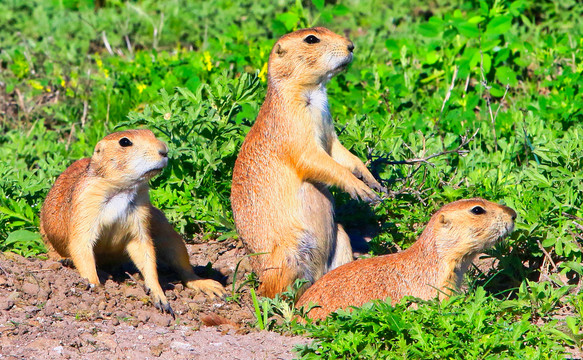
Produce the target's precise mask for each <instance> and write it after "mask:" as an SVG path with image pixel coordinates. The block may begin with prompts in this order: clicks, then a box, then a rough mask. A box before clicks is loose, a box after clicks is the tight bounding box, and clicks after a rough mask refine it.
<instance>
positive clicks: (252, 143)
mask: <svg viewBox="0 0 583 360" xmlns="http://www.w3.org/2000/svg"><path fill="white" fill-rule="evenodd" d="M309 35H313V36H316V37H317V38H319V39H320V42H319V43H315V44H308V43H306V42H305V41H304V39H306V38H307V37H308V36H309ZM352 49H353V45H352V42H351V41H350V40H348V39H346V38H344V37H342V36H339V35H337V34H335V33H333V32H331V31H330V30H328V29H325V28H313V29H303V30H298V31H296V32H293V33H291V34H288V35H285V36H283V37H282V38H281V39H279V40H278V41H277V43H276V44H275V46H274V47H273V50H272V52H271V55H270V57H269V72H268V85H267V96H266V98H265V101H264V103H263V106H262V107H261V110H260V112H259V115H258V117H257V120H256V122H255V124H254V125H253V127H252V128H251V130H250V131H249V134H248V135H247V137H246V139H245V142H244V143H243V146H242V148H241V151H240V153H239V157H238V158H237V162H236V163H235V168H234V172H233V185H232V193H231V202H232V207H233V213H234V218H235V224H236V227H237V231H238V233H239V235H240V236H241V238H242V240H243V242H244V243H245V245H246V247H247V249H248V250H249V251H250V252H252V253H264V252H265V253H268V254H266V255H260V256H255V257H252V260H251V262H252V266H253V270H254V271H255V272H257V273H258V274H260V280H261V286H260V289H259V290H260V292H261V294H263V295H264V296H269V297H273V296H275V294H277V293H279V292H281V291H283V290H285V289H286V287H287V286H288V285H290V284H291V283H293V281H294V280H295V279H298V278H306V279H308V280H310V281H312V282H313V281H316V280H317V279H318V278H320V277H321V276H322V275H323V274H324V273H326V272H327V271H328V270H329V269H331V268H333V267H334V266H339V265H342V264H344V263H346V262H348V261H351V260H352V249H351V247H350V242H349V241H348V236H346V233H345V232H344V230H343V229H342V228H339V227H338V226H337V224H336V223H335V222H334V210H333V199H332V196H331V194H330V192H329V191H328V189H327V187H328V186H336V187H338V188H340V189H342V190H344V191H346V192H348V193H349V194H350V195H351V196H352V197H353V198H357V197H358V198H361V199H363V200H367V201H373V200H377V199H378V196H377V195H376V194H375V193H374V192H373V191H372V190H371V189H370V188H369V186H371V187H372V188H374V189H377V190H381V189H382V188H381V186H380V185H379V183H378V182H377V181H376V180H375V179H374V177H373V176H372V174H371V173H370V172H369V171H368V169H367V168H366V167H365V165H364V164H363V163H362V161H361V160H360V159H358V158H357V157H356V156H354V155H352V154H351V153H350V152H349V151H348V150H347V149H346V148H344V146H342V144H340V142H339V141H338V138H337V136H336V133H335V130H334V124H333V122H332V118H331V116H330V112H329V108H328V100H327V95H326V83H327V82H328V80H329V79H330V78H331V77H332V76H333V75H335V74H336V73H338V72H340V71H341V70H343V69H344V67H346V65H347V64H348V63H350V61H351V60H352ZM357 177H361V178H362V179H363V180H364V182H363V181H361V180H359V179H358V178H357ZM365 183H366V184H368V185H369V186H367V185H366V184H365Z"/></svg>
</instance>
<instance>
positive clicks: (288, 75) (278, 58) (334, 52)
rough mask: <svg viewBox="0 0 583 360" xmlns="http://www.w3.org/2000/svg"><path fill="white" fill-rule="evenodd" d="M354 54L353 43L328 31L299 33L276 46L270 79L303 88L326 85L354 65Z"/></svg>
mask: <svg viewBox="0 0 583 360" xmlns="http://www.w3.org/2000/svg"><path fill="white" fill-rule="evenodd" d="M353 50H354V44H353V43H352V41H350V40H348V39H347V38H345V37H343V36H340V35H338V34H335V33H333V32H332V31H330V30H328V29H326V28H323V27H315V28H310V29H302V30H297V31H295V32H293V33H290V34H287V35H284V36H282V37H281V38H280V39H279V40H278V41H277V43H275V45H274V46H273V50H272V51H271V55H270V56H269V78H270V80H271V81H272V82H275V83H279V82H287V81H290V82H293V83H294V84H297V85H300V86H302V85H303V86H315V85H319V84H325V83H326V82H328V81H329V80H330V79H331V78H332V76H334V75H335V74H337V73H338V72H340V71H342V70H344V69H345V68H346V66H347V65H348V64H349V63H350V62H351V61H352V51H353Z"/></svg>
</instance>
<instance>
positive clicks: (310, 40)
mask: <svg viewBox="0 0 583 360" xmlns="http://www.w3.org/2000/svg"><path fill="white" fill-rule="evenodd" d="M304 42H305V43H308V44H317V43H319V42H320V39H318V38H317V37H315V36H314V35H308V36H306V38H305V39H304Z"/></svg>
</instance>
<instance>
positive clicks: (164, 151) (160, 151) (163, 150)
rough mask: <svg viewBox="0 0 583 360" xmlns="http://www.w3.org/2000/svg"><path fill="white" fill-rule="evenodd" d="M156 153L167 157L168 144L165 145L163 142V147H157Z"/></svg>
mask: <svg viewBox="0 0 583 360" xmlns="http://www.w3.org/2000/svg"><path fill="white" fill-rule="evenodd" d="M158 154H160V155H161V156H162V157H167V156H168V146H166V144H164V146H163V147H161V148H160V149H158Z"/></svg>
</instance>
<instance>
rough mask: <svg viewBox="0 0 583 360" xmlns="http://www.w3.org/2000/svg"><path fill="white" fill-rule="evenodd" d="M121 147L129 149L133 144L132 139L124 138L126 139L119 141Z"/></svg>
mask: <svg viewBox="0 0 583 360" xmlns="http://www.w3.org/2000/svg"><path fill="white" fill-rule="evenodd" d="M119 145H120V146H121V147H128V146H132V145H133V143H132V141H131V140H130V139H128V138H125V137H124V138H121V139H119Z"/></svg>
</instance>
